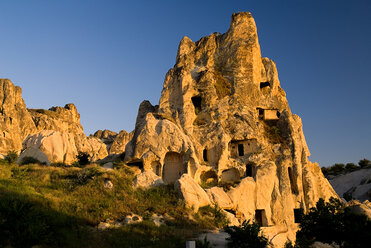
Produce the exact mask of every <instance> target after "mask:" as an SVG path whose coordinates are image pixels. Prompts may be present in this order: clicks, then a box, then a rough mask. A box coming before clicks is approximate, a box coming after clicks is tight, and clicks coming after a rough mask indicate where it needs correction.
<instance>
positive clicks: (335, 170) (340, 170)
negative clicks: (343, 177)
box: [321, 158, 371, 178]
mask: <svg viewBox="0 0 371 248" xmlns="http://www.w3.org/2000/svg"><path fill="white" fill-rule="evenodd" d="M370 166H371V161H370V160H368V159H365V158H364V159H361V160H359V162H358V165H356V164H354V163H347V164H341V163H340V164H339V163H337V164H334V165H332V166H329V167H322V168H321V169H322V172H323V175H324V176H325V177H326V178H328V177H329V176H337V175H340V174H345V173H349V172H352V171H356V170H360V169H362V168H367V167H370Z"/></svg>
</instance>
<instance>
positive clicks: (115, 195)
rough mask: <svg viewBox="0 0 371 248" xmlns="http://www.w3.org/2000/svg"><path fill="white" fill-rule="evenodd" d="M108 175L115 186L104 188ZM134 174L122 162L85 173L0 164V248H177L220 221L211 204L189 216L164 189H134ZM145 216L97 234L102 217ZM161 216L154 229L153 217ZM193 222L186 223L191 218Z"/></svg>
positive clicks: (77, 170) (168, 189)
mask: <svg viewBox="0 0 371 248" xmlns="http://www.w3.org/2000/svg"><path fill="white" fill-rule="evenodd" d="M106 178H109V179H110V180H111V181H112V183H113V185H114V187H113V188H112V189H105V188H104V180H105V179H106ZM133 179H134V175H133V172H132V171H131V169H130V168H129V167H126V166H124V165H121V166H118V168H116V169H114V170H113V171H109V172H106V171H104V170H102V169H101V168H100V167H99V166H97V165H89V166H88V167H86V168H83V169H81V168H76V167H53V166H41V165H37V164H32V165H24V166H19V165H16V164H8V163H6V162H4V161H1V162H0V246H5V245H8V244H11V245H13V246H15V247H28V246H32V245H44V246H46V247H183V246H184V243H185V239H186V238H187V237H188V238H189V237H193V236H195V235H197V233H198V232H200V230H201V229H205V228H215V227H218V226H219V227H220V226H221V225H223V224H224V223H225V220H224V219H223V218H220V216H219V214H218V211H215V209H213V208H212V207H206V208H203V209H201V212H199V213H198V214H192V212H191V211H190V210H189V209H186V208H185V206H184V203H183V202H182V201H181V200H179V198H178V197H177V195H176V193H175V192H174V190H173V189H172V188H171V187H167V186H163V187H158V188H153V189H149V190H142V189H137V190H135V189H133V187H132V181H133ZM130 213H135V214H138V215H140V216H143V217H144V221H143V222H142V223H140V224H136V225H127V226H122V227H120V228H117V229H106V230H104V231H98V230H97V229H96V228H95V226H97V224H98V223H99V222H101V221H105V220H107V219H112V220H120V219H123V217H125V216H126V215H127V214H130ZM154 213H157V214H161V215H165V214H166V216H168V219H169V220H168V221H167V225H164V226H161V227H156V226H155V225H154V224H153V222H152V221H151V218H150V217H151V216H152V214H154ZM191 219H192V220H191Z"/></svg>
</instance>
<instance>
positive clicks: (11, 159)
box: [5, 151, 18, 164]
mask: <svg viewBox="0 0 371 248" xmlns="http://www.w3.org/2000/svg"><path fill="white" fill-rule="evenodd" d="M5 160H6V161H7V162H8V163H9V164H14V163H16V162H17V160H18V153H17V152H15V151H9V152H8V154H7V155H6V156H5Z"/></svg>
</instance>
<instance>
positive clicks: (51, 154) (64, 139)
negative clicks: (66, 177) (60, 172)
mask: <svg viewBox="0 0 371 248" xmlns="http://www.w3.org/2000/svg"><path fill="white" fill-rule="evenodd" d="M23 149H24V150H23V151H22V153H21V155H20V156H19V159H18V162H19V163H20V162H21V161H22V160H23V158H25V157H33V158H35V159H37V160H39V161H40V162H42V163H46V164H50V163H65V164H71V163H73V162H74V161H75V160H76V156H77V154H78V152H77V149H76V145H75V141H74V139H73V136H72V135H71V134H69V133H61V132H57V131H52V130H45V131H41V132H39V133H37V134H34V135H29V136H28V137H27V138H26V139H25V140H24V142H23Z"/></svg>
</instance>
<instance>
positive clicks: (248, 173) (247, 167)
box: [245, 164, 253, 177]
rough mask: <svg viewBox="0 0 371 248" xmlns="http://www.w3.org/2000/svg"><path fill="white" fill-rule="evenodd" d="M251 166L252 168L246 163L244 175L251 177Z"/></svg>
mask: <svg viewBox="0 0 371 248" xmlns="http://www.w3.org/2000/svg"><path fill="white" fill-rule="evenodd" d="M252 168H253V165H252V164H247V165H246V171H245V176H246V177H252Z"/></svg>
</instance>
